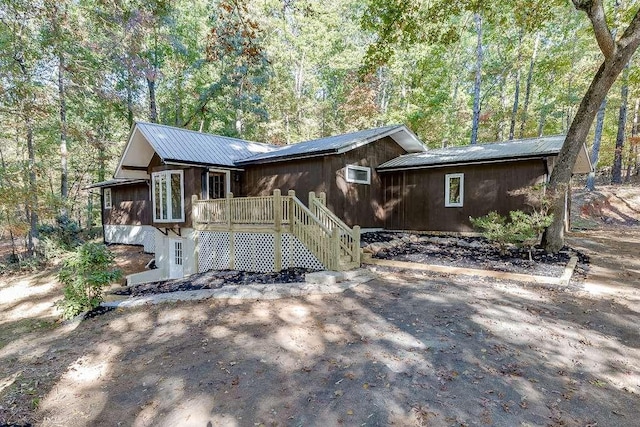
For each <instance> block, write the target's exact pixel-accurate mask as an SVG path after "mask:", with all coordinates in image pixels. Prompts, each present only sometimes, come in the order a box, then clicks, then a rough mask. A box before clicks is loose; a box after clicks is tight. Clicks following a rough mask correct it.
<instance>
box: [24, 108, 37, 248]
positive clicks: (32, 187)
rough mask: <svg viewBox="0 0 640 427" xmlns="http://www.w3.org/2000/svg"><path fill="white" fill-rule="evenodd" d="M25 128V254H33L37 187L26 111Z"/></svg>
mask: <svg viewBox="0 0 640 427" xmlns="http://www.w3.org/2000/svg"><path fill="white" fill-rule="evenodd" d="M25 128H26V131H27V153H28V156H29V174H28V175H29V196H28V202H27V203H28V205H27V216H28V218H29V226H30V227H29V234H28V236H27V252H28V254H29V255H30V256H31V255H33V254H34V253H35V246H36V244H35V242H36V238H37V237H38V186H37V182H36V150H35V146H34V141H33V120H32V119H31V112H30V111H29V110H27V111H26V117H25Z"/></svg>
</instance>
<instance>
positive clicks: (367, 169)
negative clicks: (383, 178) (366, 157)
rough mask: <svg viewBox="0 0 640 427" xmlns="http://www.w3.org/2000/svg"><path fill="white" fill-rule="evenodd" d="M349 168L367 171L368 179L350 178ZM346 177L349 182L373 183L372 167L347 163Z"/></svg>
mask: <svg viewBox="0 0 640 427" xmlns="http://www.w3.org/2000/svg"><path fill="white" fill-rule="evenodd" d="M349 169H354V170H359V171H365V172H366V173H367V179H366V180H361V179H350V178H349ZM344 178H345V180H346V181H347V182H352V183H354V184H371V168H370V167H367V166H358V165H347V166H346V167H345V169H344Z"/></svg>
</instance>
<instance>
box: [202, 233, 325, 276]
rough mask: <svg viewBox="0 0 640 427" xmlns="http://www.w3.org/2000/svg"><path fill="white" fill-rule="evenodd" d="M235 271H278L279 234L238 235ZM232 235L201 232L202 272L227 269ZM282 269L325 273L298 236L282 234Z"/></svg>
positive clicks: (235, 242)
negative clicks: (277, 248) (277, 246)
mask: <svg viewBox="0 0 640 427" xmlns="http://www.w3.org/2000/svg"><path fill="white" fill-rule="evenodd" d="M233 239H234V240H233V247H234V255H235V257H234V259H235V265H234V269H236V270H244V271H257V272H270V271H274V270H275V260H274V251H275V235H273V234H268V233H236V234H234V237H233ZM230 243H231V241H230V234H229V233H226V232H215V231H201V232H199V238H198V244H199V251H198V272H200V273H202V272H205V271H209V270H225V269H228V268H230V266H229V254H230V252H229V248H230ZM281 248H282V268H283V269H285V268H291V267H302V268H308V269H312V270H323V269H324V267H323V265H322V264H321V263H320V261H319V260H318V259H317V258H316V257H315V256H314V255H313V254H312V253H311V252H310V251H309V250H308V249H307V248H306V247H305V246H304V245H303V244H302V243H301V242H300V241H299V240H298V239H297V238H295V237H294V236H292V235H291V234H287V233H284V234H282V245H281Z"/></svg>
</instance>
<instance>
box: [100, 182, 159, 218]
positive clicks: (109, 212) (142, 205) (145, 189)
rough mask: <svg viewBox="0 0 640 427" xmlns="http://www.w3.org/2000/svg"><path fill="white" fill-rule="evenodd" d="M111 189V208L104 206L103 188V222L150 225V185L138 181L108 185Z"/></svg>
mask: <svg viewBox="0 0 640 427" xmlns="http://www.w3.org/2000/svg"><path fill="white" fill-rule="evenodd" d="M108 188H110V189H111V203H112V207H111V208H110V209H105V208H104V189H103V190H102V223H103V224H104V225H107V224H109V225H150V224H151V210H150V208H151V199H150V192H149V185H148V184H147V183H144V182H142V183H137V184H128V185H119V186H114V187H108Z"/></svg>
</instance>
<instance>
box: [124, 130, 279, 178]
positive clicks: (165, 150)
mask: <svg viewBox="0 0 640 427" xmlns="http://www.w3.org/2000/svg"><path fill="white" fill-rule="evenodd" d="M136 128H137V129H138V130H140V132H142V134H143V135H144V137H145V138H146V139H147V141H149V143H150V144H151V146H152V147H153V149H154V150H155V151H156V153H158V156H160V157H161V158H162V159H163V160H172V161H177V162H185V163H196V164H206V165H218V166H228V167H233V166H235V162H236V161H237V160H241V159H244V158H247V157H250V156H253V155H254V154H259V153H264V152H268V151H272V150H274V149H275V148H276V147H275V146H273V145H269V144H262V143H257V142H250V141H244V140H242V139H237V138H230V137H227V136H219V135H211V134H206V133H202V132H195V131H191V130H187V129H181V128H174V127H171V126H165V125H159V124H155V123H144V122H138V123H136Z"/></svg>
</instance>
